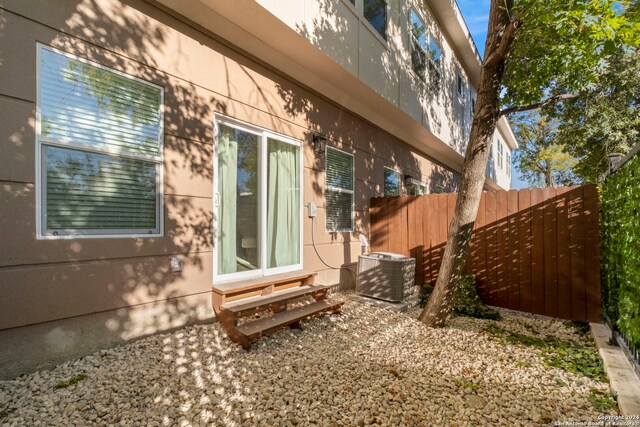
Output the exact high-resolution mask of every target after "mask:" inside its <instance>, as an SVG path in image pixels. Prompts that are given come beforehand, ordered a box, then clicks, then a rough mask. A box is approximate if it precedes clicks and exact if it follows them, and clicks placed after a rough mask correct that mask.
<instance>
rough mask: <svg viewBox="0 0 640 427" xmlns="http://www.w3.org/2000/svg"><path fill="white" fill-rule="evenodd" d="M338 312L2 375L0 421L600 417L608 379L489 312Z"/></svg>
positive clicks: (419, 421)
mask: <svg viewBox="0 0 640 427" xmlns="http://www.w3.org/2000/svg"><path fill="white" fill-rule="evenodd" d="M339 297H340V296H339ZM341 297H343V298H345V297H346V296H345V295H342V296H341ZM343 311H344V313H343V314H342V315H324V316H322V317H320V318H316V319H313V320H310V321H307V322H305V323H303V329H302V330H288V329H287V330H281V331H279V332H277V333H275V334H273V335H272V336H270V337H267V338H263V339H261V340H260V341H258V342H257V343H255V344H254V348H255V350H252V351H251V352H249V353H247V352H245V351H244V350H242V349H241V348H240V347H239V346H237V345H235V344H232V343H231V342H230V341H229V340H228V338H227V337H226V335H225V333H224V331H223V330H222V328H221V326H220V325H219V324H217V323H215V324H210V325H201V326H193V327H188V328H184V329H182V330H179V331H177V332H173V333H170V334H163V335H156V336H152V337H149V338H145V339H143V340H140V341H136V342H134V343H132V344H129V345H126V346H121V347H118V348H115V349H112V350H106V351H102V352H99V353H95V354H93V355H91V356H87V357H84V358H81V359H78V360H75V361H72V362H68V363H65V364H63V365H60V366H58V367H57V368H55V369H54V370H52V371H47V372H44V371H43V372H37V373H35V374H32V375H28V376H23V377H20V378H18V379H16V380H13V381H4V382H0V423H2V424H3V425H11V426H13V425H16V426H24V425H28V426H32V425H87V424H91V425H118V424H119V425H134V426H135V425H144V426H146V425H151V426H171V425H179V426H198V425H216V426H254V425H265V426H266V425H271V426H288V425H322V426H325V425H326V426H361V425H368V424H379V425H384V426H440V425H447V426H460V427H462V426H483V425H487V426H497V425H502V426H532V425H541V426H542V425H545V426H549V425H552V423H553V421H598V416H599V415H602V414H601V413H599V412H597V411H596V410H595V409H594V408H593V406H592V404H591V403H590V402H589V401H588V396H589V393H590V390H591V389H593V388H597V389H599V390H602V391H609V385H608V384H604V383H600V382H596V381H593V380H590V379H587V378H584V377H581V376H577V375H574V374H570V373H567V372H564V371H562V370H558V369H555V368H551V369H549V368H545V367H544V366H543V362H542V359H541V358H540V357H539V356H538V355H537V353H538V352H537V350H536V349H533V348H527V347H521V346H515V345H507V344H504V343H501V342H500V341H498V340H496V339H493V338H491V337H490V336H488V335H487V334H485V333H484V332H482V329H483V328H484V326H485V325H487V324H488V323H492V322H490V321H483V320H476V319H468V318H454V319H451V321H450V322H449V326H448V327H446V328H444V329H428V328H425V327H424V326H423V325H422V324H421V323H419V322H417V321H416V320H414V317H415V316H417V314H418V311H417V310H415V309H414V310H412V311H411V312H409V313H408V314H398V313H393V312H390V311H385V310H382V309H379V308H374V307H370V306H367V305H362V304H360V303H356V302H347V303H346V304H345V306H344V309H343ZM501 313H502V314H503V317H504V319H503V321H501V322H499V325H500V326H501V327H503V328H505V329H509V330H513V331H521V332H522V333H526V334H529V335H532V332H531V331H535V332H539V333H540V335H541V336H544V335H546V334H554V335H556V336H558V337H561V338H563V339H567V338H568V339H573V340H581V339H583V338H581V337H580V336H579V335H577V334H576V333H575V331H574V330H573V329H572V328H569V327H566V326H565V325H564V323H563V322H561V321H558V320H553V319H549V318H546V317H540V316H533V315H528V314H522V313H515V312H510V311H508V310H501ZM493 323H496V322H493ZM524 325H529V326H528V329H527V327H525V326H524ZM523 362H524V366H523ZM529 364H530V365H531V366H529ZM80 374H84V375H86V379H85V380H83V381H80V382H79V383H77V384H75V385H71V386H69V387H66V388H59V389H56V385H57V384H58V383H60V382H61V381H66V380H69V379H70V378H72V377H74V376H77V375H80ZM614 413H615V412H611V414H614Z"/></svg>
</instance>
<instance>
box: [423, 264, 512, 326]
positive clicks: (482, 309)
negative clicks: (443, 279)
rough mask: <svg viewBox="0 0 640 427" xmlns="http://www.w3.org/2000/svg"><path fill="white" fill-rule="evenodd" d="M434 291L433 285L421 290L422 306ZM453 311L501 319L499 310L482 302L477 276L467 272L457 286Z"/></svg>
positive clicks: (482, 317)
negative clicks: (477, 286)
mask: <svg viewBox="0 0 640 427" xmlns="http://www.w3.org/2000/svg"><path fill="white" fill-rule="evenodd" d="M431 292H433V287H432V286H423V287H422V289H421V292H420V306H422V307H424V306H425V305H426V304H427V301H428V300H429V297H430V296H431ZM451 311H452V312H453V313H454V314H458V315H461V316H469V317H476V318H478V319H490V320H500V319H501V316H500V313H499V312H498V311H497V310H494V309H492V308H489V307H487V305H486V304H485V303H484V302H482V300H481V299H480V296H479V295H478V291H477V289H476V276H475V275H473V274H467V275H465V276H463V277H462V278H461V279H460V280H459V281H458V284H457V286H456V291H455V295H454V297H453V303H452V305H451Z"/></svg>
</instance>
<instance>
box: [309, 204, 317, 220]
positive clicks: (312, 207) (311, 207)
mask: <svg viewBox="0 0 640 427" xmlns="http://www.w3.org/2000/svg"><path fill="white" fill-rule="evenodd" d="M307 211H308V215H309V218H315V217H316V215H318V209H317V207H316V204H315V203H313V202H309V203H308V204H307Z"/></svg>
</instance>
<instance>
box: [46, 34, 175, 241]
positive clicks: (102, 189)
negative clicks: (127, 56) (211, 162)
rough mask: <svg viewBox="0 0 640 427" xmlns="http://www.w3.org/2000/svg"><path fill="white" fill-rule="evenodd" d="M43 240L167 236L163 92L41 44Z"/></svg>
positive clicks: (154, 86) (160, 89) (145, 83)
mask: <svg viewBox="0 0 640 427" xmlns="http://www.w3.org/2000/svg"><path fill="white" fill-rule="evenodd" d="M38 76H39V78H38V94H37V111H38V122H37V125H36V128H37V129H36V138H37V153H38V155H39V156H40V158H41V160H40V162H39V169H40V173H39V175H38V177H37V191H38V196H37V197H38V200H39V212H38V217H37V223H38V224H37V228H38V235H39V236H43V237H49V236H64V235H67V236H82V235H85V236H100V235H126V236H131V235H141V236H149V235H161V234H162V224H161V216H162V215H161V212H162V191H161V188H162V186H161V183H162V180H161V169H162V138H163V136H162V114H163V113H162V102H163V90H162V88H161V87H159V86H156V85H154V84H151V83H148V82H145V81H142V80H139V79H137V78H134V77H130V76H127V75H124V74H123V73H120V72H117V71H114V70H111V69H108V68H105V67H103V66H100V65H98V64H95V63H92V62H89V61H86V60H84V59H80V58H77V57H75V56H72V55H69V54H66V53H62V52H59V51H57V50H55V49H52V48H49V47H46V46H42V45H39V46H38Z"/></svg>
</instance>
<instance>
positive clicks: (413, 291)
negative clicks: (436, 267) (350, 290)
mask: <svg viewBox="0 0 640 427" xmlns="http://www.w3.org/2000/svg"><path fill="white" fill-rule="evenodd" d="M415 274H416V260H415V258H407V257H404V256H402V255H398V254H392V253H387V252H372V253H370V254H367V255H360V256H359V257H358V277H357V280H356V293H357V294H358V295H362V296H367V297H371V298H376V299H381V300H384V301H389V302H402V301H407V300H409V299H411V298H414V297H417V295H418V287H417V286H416V285H415Z"/></svg>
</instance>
